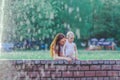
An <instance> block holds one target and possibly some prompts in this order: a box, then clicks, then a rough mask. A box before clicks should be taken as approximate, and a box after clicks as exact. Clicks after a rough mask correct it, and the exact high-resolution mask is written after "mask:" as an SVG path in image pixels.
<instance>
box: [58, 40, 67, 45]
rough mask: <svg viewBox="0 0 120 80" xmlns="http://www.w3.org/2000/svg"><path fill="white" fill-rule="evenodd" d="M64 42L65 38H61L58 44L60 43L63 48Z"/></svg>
mask: <svg viewBox="0 0 120 80" xmlns="http://www.w3.org/2000/svg"><path fill="white" fill-rule="evenodd" d="M65 42H66V38H63V39H61V40H60V42H59V43H60V45H61V46H64V44H65Z"/></svg>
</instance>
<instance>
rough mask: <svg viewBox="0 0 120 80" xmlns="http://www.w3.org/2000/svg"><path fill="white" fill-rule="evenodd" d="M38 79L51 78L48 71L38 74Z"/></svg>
mask: <svg viewBox="0 0 120 80" xmlns="http://www.w3.org/2000/svg"><path fill="white" fill-rule="evenodd" d="M40 77H43V78H44V77H46V78H49V77H52V76H51V73H50V72H49V71H44V72H40Z"/></svg>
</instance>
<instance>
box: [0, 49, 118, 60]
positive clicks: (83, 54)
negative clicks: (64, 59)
mask: <svg viewBox="0 0 120 80" xmlns="http://www.w3.org/2000/svg"><path fill="white" fill-rule="evenodd" d="M78 53H79V55H78V58H79V60H117V59H120V51H85V50H79V51H78ZM0 59H1V60H2V59H10V60H11V59H22V60H23V59H32V60H33V59H37V60H52V58H51V57H50V53H49V51H14V52H1V54H0Z"/></svg>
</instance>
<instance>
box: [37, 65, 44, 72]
mask: <svg viewBox="0 0 120 80" xmlns="http://www.w3.org/2000/svg"><path fill="white" fill-rule="evenodd" d="M37 67H38V70H39V71H40V70H42V69H45V66H44V65H38V66H37Z"/></svg>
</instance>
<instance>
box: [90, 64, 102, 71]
mask: <svg viewBox="0 0 120 80" xmlns="http://www.w3.org/2000/svg"><path fill="white" fill-rule="evenodd" d="M90 70H101V68H100V65H92V66H90Z"/></svg>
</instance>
